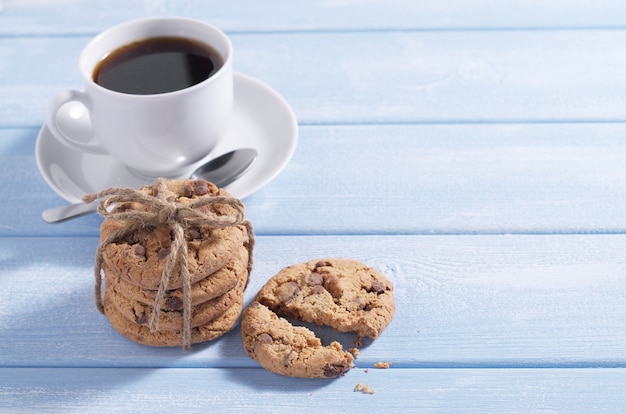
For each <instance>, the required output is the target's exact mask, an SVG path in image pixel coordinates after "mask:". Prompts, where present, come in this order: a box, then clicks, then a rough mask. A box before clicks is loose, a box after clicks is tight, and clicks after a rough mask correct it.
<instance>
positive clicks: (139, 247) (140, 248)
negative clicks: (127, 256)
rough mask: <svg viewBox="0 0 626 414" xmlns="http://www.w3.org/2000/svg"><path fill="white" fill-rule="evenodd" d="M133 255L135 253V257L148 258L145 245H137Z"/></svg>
mask: <svg viewBox="0 0 626 414" xmlns="http://www.w3.org/2000/svg"><path fill="white" fill-rule="evenodd" d="M133 253H135V255H137V256H142V257H146V248H145V247H143V245H141V244H136V245H135V247H134V248H133Z"/></svg>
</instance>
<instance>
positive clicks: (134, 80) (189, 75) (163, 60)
mask: <svg viewBox="0 0 626 414" xmlns="http://www.w3.org/2000/svg"><path fill="white" fill-rule="evenodd" d="M222 64H223V61H222V58H221V56H220V54H219V53H218V52H217V51H215V50H214V49H213V48H211V47H210V46H209V45H206V44H204V43H201V42H197V41H194V40H191V39H186V38H181V37H154V38H149V39H145V40H140V41H137V42H133V43H131V44H128V45H126V46H123V47H121V48H119V49H117V50H115V51H113V52H111V53H110V54H108V55H107V56H106V57H105V58H104V59H103V60H102V61H101V62H100V63H99V64H98V65H97V66H96V67H95V69H94V72H93V80H94V82H96V83H97V84H98V85H100V86H102V87H104V88H107V89H110V90H112V91H116V92H122V93H128V94H134V95H153V94H158V93H166V92H172V91H177V90H181V89H185V88H188V87H190V86H193V85H195V84H197V83H200V82H202V81H204V80H206V79H208V78H209V77H211V75H213V74H214V73H215V72H217V71H218V70H219V68H220V67H221V66H222Z"/></svg>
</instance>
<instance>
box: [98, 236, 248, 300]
mask: <svg viewBox="0 0 626 414" xmlns="http://www.w3.org/2000/svg"><path fill="white" fill-rule="evenodd" d="M247 265H248V249H247V248H246V246H243V245H242V246H241V247H239V249H236V252H235V254H234V255H233V257H232V258H231V260H230V262H229V263H228V264H226V265H225V266H224V267H222V268H221V269H219V270H217V271H216V272H214V273H212V274H210V275H209V276H206V277H204V278H203V279H200V280H199V281H197V282H195V283H193V284H192V285H191V291H190V299H191V305H192V306H195V305H198V304H200V303H204V302H206V301H208V300H211V299H213V298H216V297H218V296H221V295H223V294H225V293H226V292H228V291H230V290H231V289H233V288H234V287H235V286H236V285H237V284H238V283H239V282H240V280H242V277H243V278H245V279H244V281H245V282H246V283H247V277H248V276H246V275H247V273H248V270H247ZM104 274H105V280H106V284H107V286H112V287H113V288H114V289H115V290H116V291H118V292H120V293H121V294H123V295H124V296H126V297H127V298H129V299H132V300H135V301H138V302H142V303H145V304H148V305H152V304H153V303H154V301H155V299H156V294H157V290H156V289H146V288H142V287H140V286H137V285H134V284H132V283H130V282H128V281H127V280H126V278H123V277H120V276H118V274H117V273H115V272H113V271H112V270H110V269H109V268H108V266H106V264H105V266H104ZM183 298H184V293H183V289H181V288H178V289H169V290H168V291H166V292H165V296H164V298H163V301H162V304H163V305H162V306H163V309H164V310H174V311H176V310H180V309H182V307H183Z"/></svg>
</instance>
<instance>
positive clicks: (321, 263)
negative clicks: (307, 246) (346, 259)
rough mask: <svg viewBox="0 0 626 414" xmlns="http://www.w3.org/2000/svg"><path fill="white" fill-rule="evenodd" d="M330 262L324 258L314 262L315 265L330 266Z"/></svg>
mask: <svg viewBox="0 0 626 414" xmlns="http://www.w3.org/2000/svg"><path fill="white" fill-rule="evenodd" d="M332 265H333V264H332V263H331V262H329V261H326V260H320V261H319V262H317V263H315V267H316V268H318V267H327V266H328V267H332Z"/></svg>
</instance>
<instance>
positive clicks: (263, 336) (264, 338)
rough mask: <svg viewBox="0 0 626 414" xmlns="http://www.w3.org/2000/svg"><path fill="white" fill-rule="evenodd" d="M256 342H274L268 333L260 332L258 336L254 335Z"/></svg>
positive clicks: (269, 343)
mask: <svg viewBox="0 0 626 414" xmlns="http://www.w3.org/2000/svg"><path fill="white" fill-rule="evenodd" d="M256 340H257V342H259V343H261V344H268V345H271V344H273V343H274V338H272V336H271V335H270V334H268V333H262V334H260V335H259V336H257V337H256Z"/></svg>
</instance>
